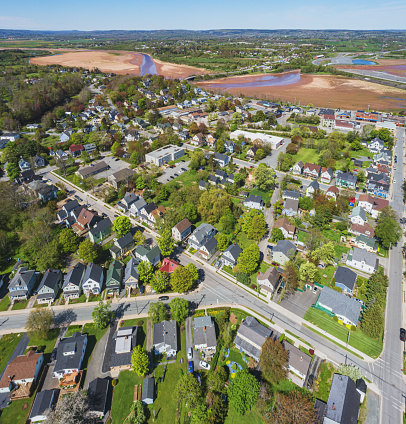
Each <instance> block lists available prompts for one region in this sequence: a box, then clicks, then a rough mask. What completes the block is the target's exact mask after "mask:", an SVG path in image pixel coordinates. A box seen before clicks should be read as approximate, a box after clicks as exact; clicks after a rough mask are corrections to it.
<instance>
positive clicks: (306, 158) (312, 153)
mask: <svg viewBox="0 0 406 424" xmlns="http://www.w3.org/2000/svg"><path fill="white" fill-rule="evenodd" d="M319 156H320V155H319V154H318V153H317V151H316V149H306V148H305V147H301V148H300V149H299V151H298V152H297V154H296V155H295V163H297V162H299V161H302V162H303V163H306V162H309V163H317V161H318V160H319Z"/></svg>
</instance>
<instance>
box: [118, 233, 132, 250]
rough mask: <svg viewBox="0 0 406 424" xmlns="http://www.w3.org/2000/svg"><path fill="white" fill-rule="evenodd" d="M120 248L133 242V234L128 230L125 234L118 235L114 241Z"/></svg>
mask: <svg viewBox="0 0 406 424" xmlns="http://www.w3.org/2000/svg"><path fill="white" fill-rule="evenodd" d="M114 244H116V245H117V246H118V247H119V248H120V249H124V248H125V247H127V246H128V245H130V244H134V239H133V235H132V234H131V232H128V233H127V234H126V235H125V236H123V237H120V238H119V239H118V240H116V241H115V242H114Z"/></svg>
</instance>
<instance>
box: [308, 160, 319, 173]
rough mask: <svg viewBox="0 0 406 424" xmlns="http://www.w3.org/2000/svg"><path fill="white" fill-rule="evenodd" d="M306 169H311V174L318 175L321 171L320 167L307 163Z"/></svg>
mask: <svg viewBox="0 0 406 424" xmlns="http://www.w3.org/2000/svg"><path fill="white" fill-rule="evenodd" d="M306 168H307V169H309V171H310V172H313V171H316V172H317V173H319V172H320V170H321V166H320V165H316V164H315V163H309V162H306V163H305V165H304V169H306Z"/></svg>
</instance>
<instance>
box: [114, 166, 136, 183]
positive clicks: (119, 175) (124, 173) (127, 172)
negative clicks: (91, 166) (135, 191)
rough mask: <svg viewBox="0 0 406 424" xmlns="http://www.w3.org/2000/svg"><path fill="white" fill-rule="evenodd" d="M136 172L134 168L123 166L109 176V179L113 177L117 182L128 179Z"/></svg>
mask: <svg viewBox="0 0 406 424" xmlns="http://www.w3.org/2000/svg"><path fill="white" fill-rule="evenodd" d="M135 174H136V172H135V171H134V170H133V169H130V168H123V169H120V170H119V171H117V172H115V173H114V174H111V175H110V176H109V179H113V180H115V181H116V182H120V181H124V180H126V179H127V178H131V177H132V176H133V175H135Z"/></svg>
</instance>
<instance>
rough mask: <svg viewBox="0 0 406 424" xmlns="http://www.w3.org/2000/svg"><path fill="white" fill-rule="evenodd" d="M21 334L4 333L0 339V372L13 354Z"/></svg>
mask: <svg viewBox="0 0 406 424" xmlns="http://www.w3.org/2000/svg"><path fill="white" fill-rule="evenodd" d="M21 337H22V333H21V334H4V336H3V337H2V338H1V339H0V373H2V372H3V370H4V368H5V367H6V365H7V362H8V361H9V359H10V357H11V355H12V354H13V352H14V350H15V348H16V347H17V345H18V342H19V341H20V340H21Z"/></svg>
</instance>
